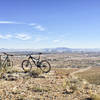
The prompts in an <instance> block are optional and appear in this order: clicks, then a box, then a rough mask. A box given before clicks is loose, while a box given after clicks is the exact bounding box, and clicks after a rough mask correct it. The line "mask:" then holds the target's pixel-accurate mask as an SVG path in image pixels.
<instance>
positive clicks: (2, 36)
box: [0, 34, 12, 39]
mask: <svg viewBox="0 0 100 100" xmlns="http://www.w3.org/2000/svg"><path fill="white" fill-rule="evenodd" d="M10 38H12V35H10V34H7V35H0V39H10Z"/></svg>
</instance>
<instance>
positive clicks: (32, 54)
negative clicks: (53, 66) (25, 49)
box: [26, 52, 42, 56]
mask: <svg viewBox="0 0 100 100" xmlns="http://www.w3.org/2000/svg"><path fill="white" fill-rule="evenodd" d="M41 54H42V53H41V52H40V53H38V55H41ZM31 55H33V54H32V53H31V54H26V56H31Z"/></svg>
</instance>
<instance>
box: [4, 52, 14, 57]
mask: <svg viewBox="0 0 100 100" xmlns="http://www.w3.org/2000/svg"><path fill="white" fill-rule="evenodd" d="M3 54H4V55H7V56H14V55H10V54H7V53H5V52H3Z"/></svg>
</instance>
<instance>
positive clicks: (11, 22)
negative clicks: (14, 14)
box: [0, 21, 17, 24]
mask: <svg viewBox="0 0 100 100" xmlns="http://www.w3.org/2000/svg"><path fill="white" fill-rule="evenodd" d="M0 24H17V23H16V22H13V21H0Z"/></svg>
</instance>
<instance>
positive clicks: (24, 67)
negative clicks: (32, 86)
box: [22, 60, 32, 72]
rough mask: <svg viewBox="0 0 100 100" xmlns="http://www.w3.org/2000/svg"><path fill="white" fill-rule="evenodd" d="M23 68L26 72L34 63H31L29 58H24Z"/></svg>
mask: <svg viewBox="0 0 100 100" xmlns="http://www.w3.org/2000/svg"><path fill="white" fill-rule="evenodd" d="M22 69H23V70H24V71H25V72H27V71H28V72H29V71H31V69H32V65H31V63H30V61H29V60H23V62H22Z"/></svg>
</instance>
